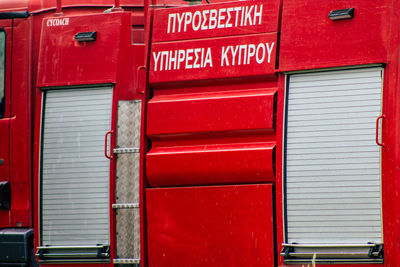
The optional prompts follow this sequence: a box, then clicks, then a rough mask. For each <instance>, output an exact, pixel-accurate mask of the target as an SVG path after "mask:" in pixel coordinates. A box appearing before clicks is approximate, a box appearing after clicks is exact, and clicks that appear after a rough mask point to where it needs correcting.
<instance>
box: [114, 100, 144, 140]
mask: <svg viewBox="0 0 400 267" xmlns="http://www.w3.org/2000/svg"><path fill="white" fill-rule="evenodd" d="M141 113H142V102H141V101H140V100H134V101H119V102H118V124H117V127H118V130H117V132H118V135H117V148H119V147H139V146H140V119H141Z"/></svg>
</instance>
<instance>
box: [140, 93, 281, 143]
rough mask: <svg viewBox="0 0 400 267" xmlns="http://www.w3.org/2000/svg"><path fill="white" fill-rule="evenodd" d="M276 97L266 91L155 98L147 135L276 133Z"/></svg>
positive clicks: (152, 102) (150, 106)
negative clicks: (274, 111) (241, 132)
mask: <svg viewBox="0 0 400 267" xmlns="http://www.w3.org/2000/svg"><path fill="white" fill-rule="evenodd" d="M274 95H275V90H274V89H270V90H268V89H265V90H235V91H226V92H216V93H208V94H204V93H203V94H200V93H198V94H195V93H193V94H183V95H172V96H170V95H167V96H162V95H161V96H155V97H153V98H152V99H151V100H150V102H149V113H148V115H147V125H148V126H147V127H148V128H147V134H148V135H149V136H160V135H163V134H164V135H168V134H175V135H177V134H178V135H180V136H182V135H184V134H190V133H201V132H211V131H216V132H218V131H248V130H256V129H260V130H264V131H268V129H269V130H270V131H273V119H274V118H273V115H274V114H273V108H274ZM228 114H229V115H228ZM249 117H251V119H249ZM194 121H195V122H196V123H192V122H194Z"/></svg>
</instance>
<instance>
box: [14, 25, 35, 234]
mask: <svg viewBox="0 0 400 267" xmlns="http://www.w3.org/2000/svg"><path fill="white" fill-rule="evenodd" d="M30 22H31V19H22V20H17V21H15V22H14V28H13V47H12V49H13V58H12V60H13V64H12V71H11V72H12V74H11V75H12V84H11V91H12V94H11V97H12V104H11V114H12V115H11V116H12V117H13V118H14V119H12V120H11V123H10V160H11V162H17V163H18V164H12V165H11V168H10V177H11V178H12V184H11V188H12V189H11V190H12V206H13V208H12V212H11V217H12V218H11V226H13V227H16V226H25V227H27V226H30V227H31V226H32V215H31V212H32V209H31V208H32V195H31V183H32V179H31V162H30V157H31V127H32V125H31V123H32V122H31V100H32V98H31V94H32V90H31V84H30V79H31V74H30V73H31V67H30V64H29V58H30V47H29V44H30V38H31V36H30V34H29V31H30V25H31V23H30ZM15 40H17V41H15Z"/></svg>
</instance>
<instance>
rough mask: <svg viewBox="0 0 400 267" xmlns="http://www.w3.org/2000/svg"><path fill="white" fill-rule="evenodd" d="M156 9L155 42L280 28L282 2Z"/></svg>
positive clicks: (235, 3) (233, 3)
mask: <svg viewBox="0 0 400 267" xmlns="http://www.w3.org/2000/svg"><path fill="white" fill-rule="evenodd" d="M212 3H213V4H212V5H201V6H192V7H184V8H174V9H160V10H157V11H156V12H155V16H154V21H153V23H154V25H155V26H154V28H153V36H154V37H153V40H152V41H153V42H155V43H157V42H169V41H179V40H194V39H203V38H213V37H227V36H233V35H248V34H257V33H268V32H277V31H278V17H279V12H278V10H279V1H242V2H230V3H221V4H215V2H214V1H213V2H212Z"/></svg>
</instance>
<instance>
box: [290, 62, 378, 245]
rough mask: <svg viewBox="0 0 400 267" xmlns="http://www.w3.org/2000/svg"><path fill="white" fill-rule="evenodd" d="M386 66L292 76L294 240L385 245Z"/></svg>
mask: <svg viewBox="0 0 400 267" xmlns="http://www.w3.org/2000/svg"><path fill="white" fill-rule="evenodd" d="M382 72H383V70H382V69H381V68H364V69H352V70H341V71H326V72H315V73H305V74H295V75H290V76H288V88H287V89H288V95H287V114H286V115H287V117H286V120H287V121H286V144H285V176H286V177H285V181H286V183H285V187H286V188H285V191H286V195H285V197H286V200H285V203H286V222H287V224H286V229H287V233H286V234H287V236H286V241H287V243H289V244H321V245H322V244H343V245H345V244H367V243H374V244H381V243H382V242H383V238H382V222H381V176H380V173H381V170H380V162H381V161H380V148H379V146H377V144H376V143H375V120H376V118H377V117H378V116H379V115H380V114H381V94H382Z"/></svg>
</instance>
